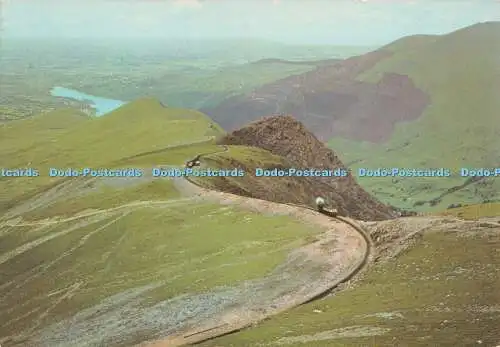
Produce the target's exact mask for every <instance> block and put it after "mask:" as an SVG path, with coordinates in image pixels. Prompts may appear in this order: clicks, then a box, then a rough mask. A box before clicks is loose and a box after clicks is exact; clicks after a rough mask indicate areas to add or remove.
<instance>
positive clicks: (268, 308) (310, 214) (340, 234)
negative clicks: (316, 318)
mask: <svg viewBox="0 0 500 347" xmlns="http://www.w3.org/2000/svg"><path fill="white" fill-rule="evenodd" d="M226 151H228V147H226V146H224V147H223V149H222V150H221V151H220V152H226ZM215 153H217V152H212V153H207V154H205V155H209V154H215ZM203 156H204V155H201V156H200V157H203ZM175 184H176V187H177V188H178V190H179V191H180V192H182V193H183V194H186V195H196V196H198V197H199V198H201V199H202V200H205V201H209V202H216V203H219V204H222V205H237V206H239V207H241V208H243V209H247V210H252V211H255V212H259V213H262V214H271V215H288V216H292V217H294V218H296V219H299V220H301V221H303V222H305V223H308V224H313V225H317V226H318V227H320V228H321V229H323V230H325V232H324V233H323V234H322V235H320V236H319V237H318V240H317V241H316V242H313V243H311V244H309V245H307V246H305V247H302V248H300V249H298V250H296V251H295V252H293V253H294V254H291V255H290V256H291V257H292V258H293V257H294V256H297V255H299V254H300V256H302V257H304V256H305V257H307V258H309V259H310V260H312V261H313V262H317V263H322V264H323V265H326V266H327V267H328V271H326V272H325V273H324V274H322V275H323V276H324V277H322V278H320V279H316V281H315V282H314V283H313V285H312V286H311V285H307V284H306V283H304V285H303V286H302V287H301V288H300V289H299V290H295V291H293V292H289V293H287V294H286V295H282V296H281V297H279V298H275V300H273V301H272V302H267V301H266V300H265V299H264V298H263V297H264V295H262V299H263V301H264V303H260V304H259V303H255V302H254V303H253V305H252V306H248V305H245V304H242V305H241V306H238V307H234V308H232V309H230V310H225V311H224V312H221V313H220V314H219V315H217V316H216V317H212V318H210V319H209V320H208V321H205V322H204V323H203V324H198V325H195V326H191V327H190V328H188V329H184V330H183V331H180V332H178V333H177V334H175V335H171V336H168V337H167V338H164V339H160V340H157V341H153V342H146V343H143V344H141V345H140V346H148V347H172V346H183V345H187V344H196V343H200V342H203V341H206V340H210V339H213V338H216V337H218V336H222V335H227V334H229V333H233V332H237V331H240V330H242V329H244V328H248V327H251V326H252V325H255V324H257V323H258V322H260V321H262V320H264V319H265V318H267V317H269V316H272V315H275V314H277V313H280V312H283V311H286V310H289V309H291V308H293V307H296V306H298V305H301V304H304V303H307V302H310V301H313V300H315V299H318V298H320V297H322V296H324V295H326V294H328V293H329V292H331V291H332V290H333V289H334V288H336V287H337V286H338V285H339V284H341V283H344V282H346V281H349V280H350V279H351V278H352V277H353V276H355V275H356V274H357V273H359V272H360V271H362V270H363V268H364V267H365V266H366V264H367V263H368V262H369V261H370V260H371V259H372V258H373V256H374V254H373V246H372V241H371V238H370V236H369V234H368V233H367V232H365V231H364V229H363V228H362V227H361V226H360V225H359V224H357V223H356V222H355V221H353V220H350V219H348V218H342V217H339V218H334V217H329V216H326V215H324V214H321V213H319V212H317V211H315V210H313V209H311V208H310V207H307V206H299V205H292V204H290V205H287V204H278V203H274V202H270V201H266V200H259V199H253V198H248V197H242V196H239V195H234V194H229V193H224V192H218V191H213V190H209V189H206V188H203V187H201V186H199V185H197V184H196V182H194V181H191V180H189V178H186V179H178V180H175ZM309 284H311V283H309Z"/></svg>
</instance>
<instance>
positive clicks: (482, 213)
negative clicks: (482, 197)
mask: <svg viewBox="0 0 500 347" xmlns="http://www.w3.org/2000/svg"><path fill="white" fill-rule="evenodd" d="M441 214H443V215H450V216H456V217H459V218H463V219H472V220H476V219H479V218H485V217H498V216H500V203H487V204H479V205H469V206H465V207H457V208H451V209H449V210H446V211H445V212H442V213H441Z"/></svg>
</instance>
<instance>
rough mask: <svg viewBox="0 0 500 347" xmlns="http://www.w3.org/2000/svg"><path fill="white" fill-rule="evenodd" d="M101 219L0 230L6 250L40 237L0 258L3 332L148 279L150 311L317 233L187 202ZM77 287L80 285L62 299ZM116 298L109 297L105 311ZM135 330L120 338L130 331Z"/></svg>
mask: <svg viewBox="0 0 500 347" xmlns="http://www.w3.org/2000/svg"><path fill="white" fill-rule="evenodd" d="M115 197H116V194H115ZM165 198H166V197H163V199H165ZM88 206H90V204H89V205H88ZM99 207H100V208H104V207H105V206H99ZM68 208H69V209H71V208H72V206H71V205H70V206H68ZM102 217H103V218H102V219H101V220H98V221H95V222H94V223H92V222H90V221H89V220H87V221H86V222H85V223H83V224H79V223H81V221H80V222H79V221H73V222H67V223H60V224H58V225H54V226H49V227H46V228H45V229H40V228H36V227H17V228H14V230H10V233H8V234H5V235H3V236H2V237H1V244H2V248H4V247H9V248H10V250H14V249H15V247H16V246H17V247H19V246H21V245H24V246H27V245H29V244H30V243H29V242H39V241H40V240H43V239H45V240H46V241H45V242H43V243H40V244H39V245H38V246H36V247H35V246H32V247H30V248H28V249H26V250H24V251H20V250H19V249H18V250H19V254H18V255H17V256H15V257H12V258H9V259H8V260H7V261H5V262H3V261H2V263H1V264H0V276H1V277H2V279H3V281H2V282H3V283H5V284H6V286H2V288H0V294H1V296H2V298H3V300H2V303H1V304H0V312H2V317H3V319H2V323H3V324H2V326H1V327H0V335H2V336H4V337H5V336H9V335H11V334H16V333H19V332H26V331H27V329H29V328H30V327H33V326H34V324H35V323H36V322H39V323H40V326H39V328H44V327H47V326H48V325H50V324H51V323H53V322H55V321H58V320H59V319H64V318H69V317H70V316H72V315H74V314H76V313H77V312H81V311H82V310H83V309H85V308H90V307H92V306H93V305H99V303H100V302H101V300H103V299H105V298H109V297H111V296H113V295H115V294H119V293H124V292H125V291H130V290H134V289H135V290H138V289H140V288H141V287H142V286H148V285H153V288H151V289H150V290H147V291H146V292H144V293H142V295H141V303H140V304H139V306H138V309H139V310H140V312H142V314H144V315H146V314H147V311H148V308H149V307H150V305H152V304H154V303H158V302H161V301H164V300H167V299H169V298H172V297H175V296H177V295H180V294H188V293H191V294H193V293H199V292H204V291H206V290H208V289H210V288H212V287H214V286H220V285H232V284H235V283H237V282H239V281H241V280H243V279H245V280H246V279H252V278H258V277H260V276H263V275H265V274H266V273H268V272H269V271H271V270H272V269H273V268H274V267H275V266H276V265H278V264H280V263H281V262H283V261H284V259H285V256H286V253H287V252H288V251H289V250H291V249H293V248H295V247H297V246H299V245H301V244H302V243H305V242H306V241H307V237H308V235H310V234H311V233H314V232H315V231H314V230H313V229H312V228H308V227H305V226H304V225H302V224H301V223H300V222H297V221H293V220H291V219H289V218H288V217H272V216H267V217H266V216H261V215H258V214H255V213H249V212H246V211H241V210H239V209H237V208H231V207H221V206H218V205H210V204H196V203H193V202H191V203H190V204H189V209H186V205H185V204H181V203H179V204H177V205H176V204H171V205H168V207H166V208H165V207H164V208H158V209H153V208H142V209H136V210H135V211H133V212H129V213H128V214H127V215H124V214H123V211H118V212H115V213H109V214H105V215H102ZM115 218H118V219H116V220H115ZM113 221H114V222H113ZM72 227H75V228H74V229H71V228H72ZM5 231H6V230H5V228H4V230H2V228H0V232H1V233H2V234H3V232H5ZM57 233H59V235H57ZM53 236H54V237H53ZM51 237H53V238H51ZM49 238H51V239H49ZM20 240H22V242H20ZM7 254H8V253H7ZM3 256H5V253H4V254H3ZM2 260H4V259H2ZM74 285H78V286H79V287H78V289H75V291H74V292H73V294H72V295H71V297H67V298H66V299H64V300H63V297H64V295H65V294H67V293H68V291H70V290H71V288H72V286H74ZM18 286H22V290H19V289H16V288H18ZM51 293H52V295H49V294H51ZM19 303H23V305H19ZM121 305H122V303H120V302H118V301H116V302H113V300H112V301H111V303H110V304H109V306H108V307H107V309H108V310H113V309H118V308H119V307H120V306H121ZM43 312H46V313H47V315H45V314H44V313H43ZM105 312H106V311H103V312H101V313H98V314H97V316H94V317H92V319H95V318H96V317H97V319H99V314H103V315H104V314H105ZM174 313H175V314H177V313H178V312H173V314H174ZM38 319H40V321H38ZM107 323H109V324H110V326H108V325H107ZM150 325H151V327H153V326H155V323H154V322H150ZM100 328H101V329H102V328H104V329H106V330H108V333H109V330H112V322H106V321H105V320H104V318H103V321H102V322H101V323H100ZM145 328H150V327H145ZM163 328H168V327H163ZM156 332H158V331H156ZM134 333H135V332H134V331H130V332H129V334H124V335H123V336H122V338H123V339H125V340H127V339H128V338H133V337H134ZM89 338H90V337H89ZM2 344H3V343H2Z"/></svg>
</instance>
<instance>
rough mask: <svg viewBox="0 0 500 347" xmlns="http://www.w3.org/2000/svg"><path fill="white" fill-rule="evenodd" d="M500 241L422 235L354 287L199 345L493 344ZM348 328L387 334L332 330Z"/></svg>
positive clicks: (497, 319)
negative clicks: (408, 248) (401, 254)
mask: <svg viewBox="0 0 500 347" xmlns="http://www.w3.org/2000/svg"><path fill="white" fill-rule="evenodd" d="M499 247H500V238H499V237H498V235H496V236H489V237H488V236H483V237H477V238H473V239H472V238H471V239H462V238H457V237H456V235H450V234H448V235H444V234H426V235H425V236H424V238H423V240H422V241H421V242H420V243H419V244H418V246H416V247H415V248H413V249H412V250H410V251H409V252H408V253H406V254H405V255H403V256H401V257H400V258H399V259H397V260H396V261H392V262H389V263H385V264H381V265H376V266H374V267H373V268H372V269H371V270H370V272H369V273H368V274H367V275H366V278H364V279H363V280H362V281H361V283H360V284H359V285H358V286H357V287H355V288H353V289H348V290H345V291H343V292H340V293H338V294H336V295H335V296H334V297H329V298H327V299H325V300H321V301H317V302H314V303H311V304H307V305H304V306H301V307H298V308H296V309H293V310H290V311H288V312H286V313H283V314H280V315H278V316H275V317H273V318H271V319H269V320H267V321H265V322H263V323H261V324H260V325H258V326H257V327H254V328H251V329H249V330H245V331H243V332H240V333H237V334H234V335H229V336H227V337H222V338H219V339H215V340H213V341H211V342H207V343H203V344H202V346H207V347H208V346H214V347H215V346H227V347H230V346H238V347H240V346H241V347H243V346H257V345H260V344H262V345H266V346H273V345H280V343H279V342H282V343H283V345H287V346H308V347H309V346H311V347H312V346H325V347H326V346H328V347H335V346H339V347H340V346H342V347H344V346H360V345H363V346H365V345H366V346H368V345H370V346H374V345H376V346H392V345H398V346H416V345H426V346H464V345H467V346H468V345H475V344H477V341H479V340H481V341H482V343H483V344H484V345H487V346H490V345H491V346H493V345H495V344H498V342H499V341H498V334H497V331H498V330H497V327H498V326H500V316H499V315H498V310H499V305H500V297H499V296H498V294H497V292H498V291H497V287H498V278H499V276H500V270H499V269H498V266H496V265H495V264H497V263H498V261H500V253H499V252H498V248H499ZM314 310H319V311H320V312H319V313H318V312H314ZM352 327H359V328H358V329H357V331H358V334H359V335H362V333H363V332H369V331H370V328H379V329H384V330H385V331H386V332H385V333H382V334H381V335H377V334H375V335H374V336H369V335H370V334H367V335H368V336H356V334H354V336H352V337H348V336H342V334H341V333H340V331H339V330H337V329H345V328H352ZM280 339H283V340H280ZM287 341H289V342H290V343H286V342H287Z"/></svg>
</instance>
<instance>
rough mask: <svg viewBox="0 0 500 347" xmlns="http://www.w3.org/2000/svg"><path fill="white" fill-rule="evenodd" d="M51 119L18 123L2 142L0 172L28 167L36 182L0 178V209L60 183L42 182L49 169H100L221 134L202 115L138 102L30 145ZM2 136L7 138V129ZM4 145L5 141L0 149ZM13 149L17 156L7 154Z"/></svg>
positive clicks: (49, 178) (11, 153) (51, 180)
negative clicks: (1, 168) (124, 159)
mask: <svg viewBox="0 0 500 347" xmlns="http://www.w3.org/2000/svg"><path fill="white" fill-rule="evenodd" d="M54 118H57V117H55V116H54V114H50V113H48V114H45V115H43V116H41V117H40V118H37V119H36V120H33V121H32V120H26V121H19V122H18V124H16V126H15V131H14V130H13V132H12V135H9V136H8V137H2V140H1V141H0V145H1V148H2V149H1V150H0V158H2V165H3V167H5V168H25V167H32V168H35V169H38V170H39V172H40V176H39V177H35V178H23V177H21V178H7V177H3V178H0V189H1V190H2V191H3V194H2V196H1V197H0V206H1V205H2V204H3V203H4V204H7V203H8V201H9V200H12V199H14V200H15V199H17V198H20V197H22V196H25V195H28V194H29V193H30V192H31V191H33V190H35V189H37V188H41V187H43V186H46V185H50V184H54V183H55V182H57V181H60V180H61V179H60V178H52V177H49V176H48V171H49V168H50V167H58V168H63V169H64V168H70V167H71V168H75V169H78V168H83V167H93V168H106V167H110V166H111V164H112V163H116V162H118V161H119V160H121V159H122V158H130V157H132V156H135V155H138V154H141V153H144V152H152V151H159V150H161V149H162V148H166V147H173V146H178V145H186V144H190V143H193V142H203V141H208V140H210V139H212V137H213V136H217V135H220V134H221V133H222V129H221V128H220V127H219V126H218V125H216V124H214V123H213V122H212V121H211V120H210V119H209V118H208V117H207V116H205V115H204V114H202V113H199V112H197V111H193V110H185V109H174V108H165V107H163V106H162V105H161V104H160V103H159V102H158V101H155V100H152V99H141V100H137V101H135V102H132V103H129V104H126V105H124V106H122V107H121V108H119V109H117V110H115V111H113V112H111V113H110V114H109V115H106V116H105V117H100V118H93V119H90V120H87V121H85V122H81V124H79V125H78V126H77V127H73V128H71V129H69V130H67V131H64V132H62V133H59V134H57V136H56V135H54V136H47V137H45V136H38V137H36V136H35V139H34V140H33V138H32V134H33V133H34V132H36V131H37V130H38V129H40V128H43V127H46V128H48V127H50V125H45V124H44V123H43V121H44V119H46V120H47V122H48V123H49V124H53V123H54V121H53V119H54ZM33 123H36V124H35V125H33ZM4 132H5V133H6V134H7V133H9V134H10V130H9V129H8V128H7V129H4ZM14 135H15V136H16V137H14ZM4 141H7V142H6V147H4ZM13 148H19V150H16V151H13V150H12V149H13Z"/></svg>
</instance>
